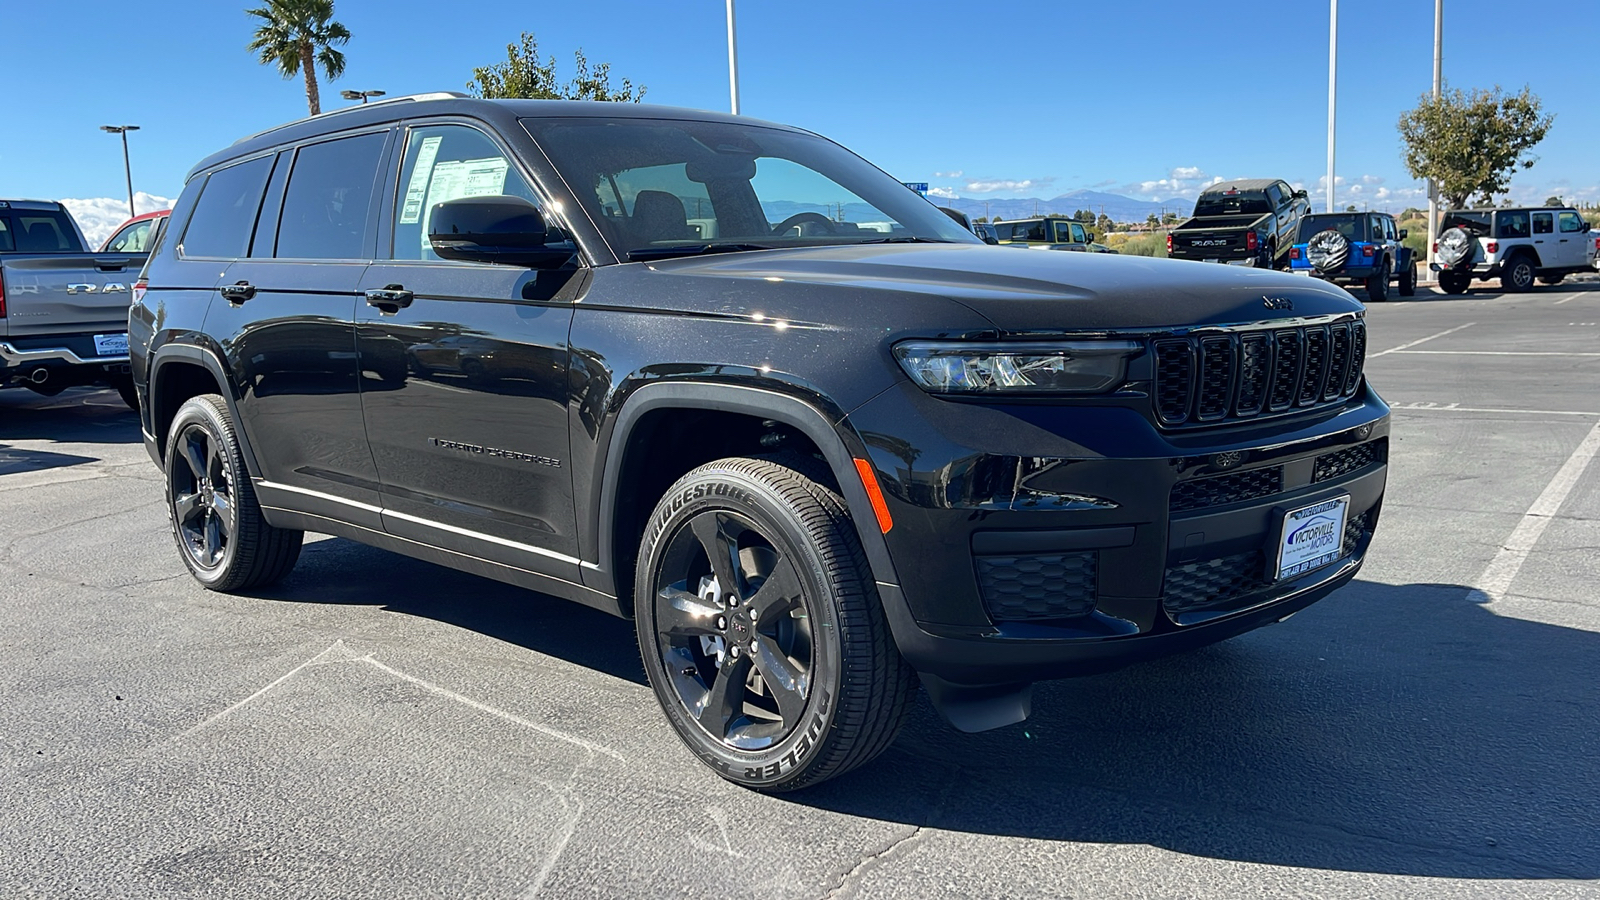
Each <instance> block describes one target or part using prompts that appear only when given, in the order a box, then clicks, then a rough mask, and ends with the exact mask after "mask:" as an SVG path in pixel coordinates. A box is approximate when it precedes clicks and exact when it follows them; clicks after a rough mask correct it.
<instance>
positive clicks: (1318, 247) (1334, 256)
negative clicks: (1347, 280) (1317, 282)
mask: <svg viewBox="0 0 1600 900" xmlns="http://www.w3.org/2000/svg"><path fill="white" fill-rule="evenodd" d="M1349 260H1350V239H1349V238H1347V237H1345V236H1344V235H1343V234H1340V233H1339V232H1338V231H1336V230H1334V229H1332V228H1325V229H1323V230H1322V231H1319V232H1317V233H1316V234H1313V235H1312V236H1311V237H1310V239H1309V240H1307V241H1306V262H1307V263H1309V264H1310V265H1311V268H1312V270H1313V271H1315V272H1316V273H1317V274H1319V275H1327V274H1331V273H1333V272H1337V271H1339V270H1340V269H1342V268H1344V264H1345V263H1346V262H1348V261H1349Z"/></svg>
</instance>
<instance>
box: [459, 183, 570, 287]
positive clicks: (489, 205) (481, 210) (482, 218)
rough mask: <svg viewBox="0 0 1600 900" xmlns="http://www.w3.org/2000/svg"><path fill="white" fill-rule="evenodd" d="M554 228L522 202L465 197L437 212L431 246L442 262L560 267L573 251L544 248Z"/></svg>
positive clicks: (537, 210) (530, 205) (536, 267)
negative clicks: (455, 261)
mask: <svg viewBox="0 0 1600 900" xmlns="http://www.w3.org/2000/svg"><path fill="white" fill-rule="evenodd" d="M549 234H550V229H549V226H548V225H546V224H545V221H544V215H543V214H542V213H540V212H539V208H538V207H537V206H534V205H533V204H532V203H529V202H528V201H526V200H524V199H522V198H521V197H508V196H505V195H494V196H486V197H461V198H459V199H456V200H447V201H445V202H444V203H440V204H439V205H437V206H435V207H434V208H433V213H432V214H431V215H430V216H429V218H428V243H429V244H430V245H432V246H433V252H435V253H437V254H439V256H440V258H442V259H453V260H458V261H461V262H486V263H499V264H501V265H507V266H521V267H523V268H528V269H554V268H559V267H560V266H562V265H563V264H565V263H566V261H567V260H568V259H570V258H571V257H572V251H571V250H562V249H556V248H552V247H547V246H545V241H546V240H547V239H548V238H549Z"/></svg>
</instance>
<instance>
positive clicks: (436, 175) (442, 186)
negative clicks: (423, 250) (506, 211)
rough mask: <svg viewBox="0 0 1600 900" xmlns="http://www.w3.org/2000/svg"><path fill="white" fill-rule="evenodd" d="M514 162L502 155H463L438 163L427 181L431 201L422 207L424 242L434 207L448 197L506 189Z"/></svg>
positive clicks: (425, 243) (459, 197) (448, 198)
mask: <svg viewBox="0 0 1600 900" xmlns="http://www.w3.org/2000/svg"><path fill="white" fill-rule="evenodd" d="M510 168H511V163H510V162H509V161H508V160H507V159H506V158H505V157H503V156H492V157H489V158H488V159H462V160H451V161H449V162H442V163H438V164H436V165H435V166H434V167H433V177H432V178H431V179H429V181H428V202H427V203H425V204H423V208H422V245H423V246H424V247H427V246H429V243H428V220H429V219H430V218H432V216H433V208H434V207H435V206H438V205H439V204H441V203H444V202H445V201H447V200H459V199H461V198H462V197H484V196H493V195H496V194H503V193H505V191H506V172H507V171H508V170H509V169H510Z"/></svg>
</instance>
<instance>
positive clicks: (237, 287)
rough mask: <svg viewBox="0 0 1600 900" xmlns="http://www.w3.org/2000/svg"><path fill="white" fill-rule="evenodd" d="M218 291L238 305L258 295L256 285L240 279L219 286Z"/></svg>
mask: <svg viewBox="0 0 1600 900" xmlns="http://www.w3.org/2000/svg"><path fill="white" fill-rule="evenodd" d="M217 293H219V294H221V295H222V299H224V300H226V301H228V302H229V303H232V304H233V305H234V306H238V305H239V304H241V303H243V302H245V301H246V300H249V299H250V298H251V297H254V296H255V295H256V286H255V285H253V284H251V283H250V282H248V281H240V282H238V283H236V284H225V285H223V286H222V287H220V288H217Z"/></svg>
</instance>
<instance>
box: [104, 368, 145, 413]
mask: <svg viewBox="0 0 1600 900" xmlns="http://www.w3.org/2000/svg"><path fill="white" fill-rule="evenodd" d="M111 386H112V387H113V388H116V391H117V396H119V397H121V398H122V402H123V403H126V404H128V408H129V409H131V410H133V411H134V412H138V411H139V392H138V391H137V390H135V389H134V386H133V376H132V375H119V376H117V377H116V378H113V379H111Z"/></svg>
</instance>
